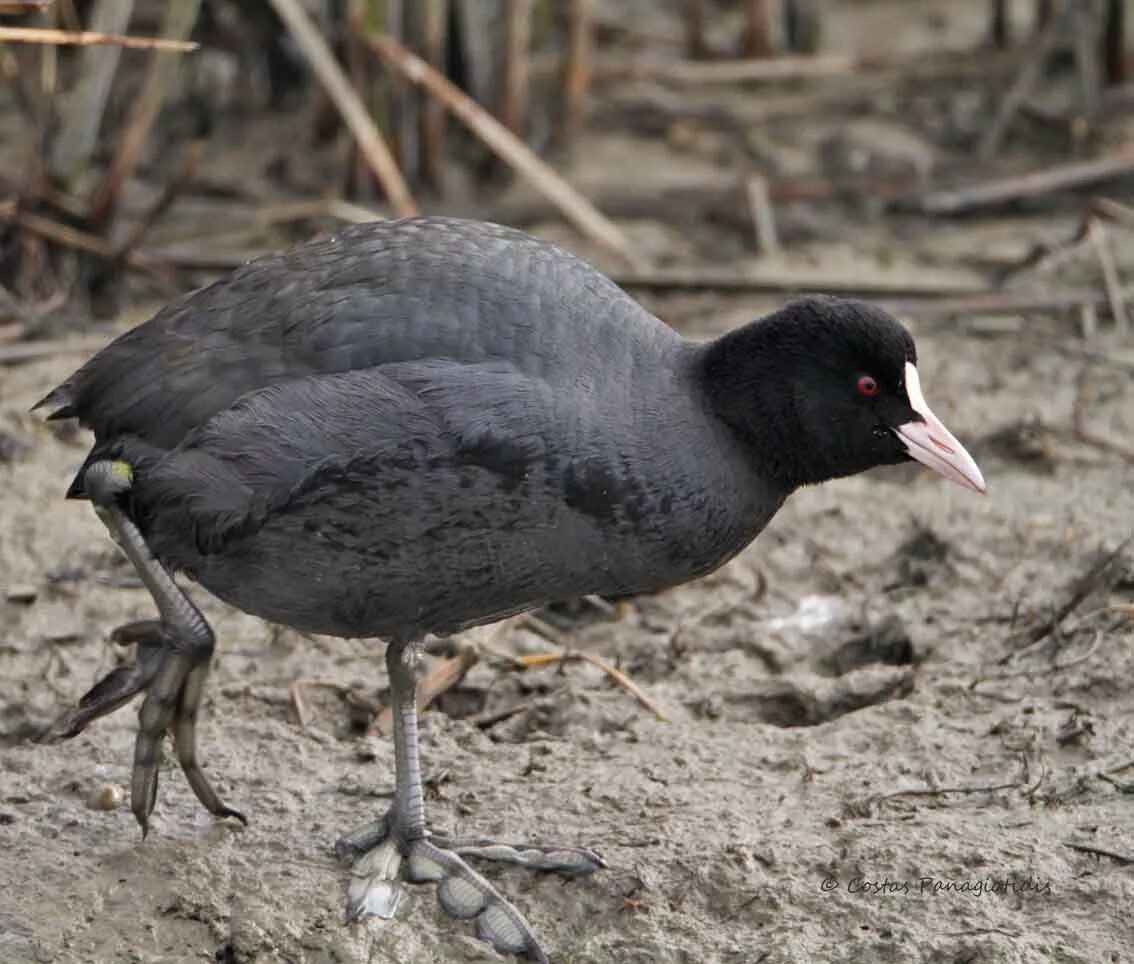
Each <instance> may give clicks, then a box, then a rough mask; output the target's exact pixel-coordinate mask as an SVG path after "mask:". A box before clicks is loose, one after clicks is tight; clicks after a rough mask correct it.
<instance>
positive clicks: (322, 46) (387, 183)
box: [271, 0, 418, 217]
mask: <svg viewBox="0 0 1134 964" xmlns="http://www.w3.org/2000/svg"><path fill="white" fill-rule="evenodd" d="M271 4H272V6H273V7H274V8H275V10H276V13H278V14H279V16H280V19H281V20H282V21H283V22H284V25H285V26H286V27H287V29H288V31H289V32H290V33H291V35H292V37H293V38H294V39H295V42H296V44H297V45H298V46H299V49H300V50H301V51H303V55H304V57H306V58H307V62H308V63H309V64H310V65H311V69H312V70H313V71H314V73H315V76H316V77H318V78H319V82H320V83H321V84H322V85H323V87H324V89H325V90H326V91H327V95H328V96H329V97H330V98H331V100H332V101H334V103H335V107H336V108H338V111H339V113H340V114H341V115H342V118H343V121H344V122H345V123H346V125H347V127H348V128H349V129H350V132H351V134H353V135H354V139H355V140H356V141H357V142H358V147H359V150H361V151H362V153H363V156H364V157H365V158H366V161H367V163H368V164H369V165H370V169H371V170H372V171H373V172H374V176H375V177H376V178H378V183H379V184H381V185H382V190H383V191H384V192H385V193H386V198H387V199H388V200H389V202H390V205H391V206H392V207H393V209H394V210H395V211H396V212H397V213H398V215H399V216H400V217H410V216H412V215H414V214H417V213H418V207H417V204H416V203H415V202H414V199H413V195H411V194H410V190H409V187H408V185H407V184H406V182H405V178H403V177H402V172H401V171H400V170H399V169H398V165H397V164H396V163H395V161H394V156H393V154H391V153H390V148H389V146H388V145H387V144H386V139H385V138H384V137H383V136H382V133H381V132H380V131H379V130H378V126H377V125H376V124H375V123H374V120H373V119H372V118H371V116H370V114H369V112H368V111H367V110H366V107H365V105H364V104H363V103H362V100H361V99H360V98H359V96H358V94H357V93H356V92H355V90H354V88H353V87H351V85H350V81H349V80H347V77H346V75H345V74H344V73H343V69H342V67H341V66H339V62H338V61H337V60H335V57H334V54H332V53H331V49H330V47H328V46H327V41H326V40H324V39H323V37H322V36H321V35H320V33H319V31H318V30H316V29H315V27H314V26H313V25H312V23H311V21H310V20H309V19H308V17H307V14H306V13H305V12H304V10H303V7H302V5H301V4H300V3H299V0H271Z"/></svg>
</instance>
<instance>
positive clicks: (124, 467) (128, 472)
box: [110, 459, 134, 483]
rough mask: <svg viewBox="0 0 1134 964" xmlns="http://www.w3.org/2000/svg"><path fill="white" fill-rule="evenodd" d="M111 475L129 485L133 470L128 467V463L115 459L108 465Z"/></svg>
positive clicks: (132, 477)
mask: <svg viewBox="0 0 1134 964" xmlns="http://www.w3.org/2000/svg"><path fill="white" fill-rule="evenodd" d="M110 471H111V474H112V475H113V476H114V477H115V478H116V479H120V480H121V481H123V482H126V483H131V482H133V481H134V470H133V469H132V468H131V467H130V463H129V462H124V461H122V459H115V460H114V461H113V462H111V463H110Z"/></svg>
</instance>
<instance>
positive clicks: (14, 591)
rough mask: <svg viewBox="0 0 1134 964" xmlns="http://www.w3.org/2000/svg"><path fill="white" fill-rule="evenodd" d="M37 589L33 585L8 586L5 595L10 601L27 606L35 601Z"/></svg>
mask: <svg viewBox="0 0 1134 964" xmlns="http://www.w3.org/2000/svg"><path fill="white" fill-rule="evenodd" d="M38 595H39V590H38V589H36V587H35V586H9V587H8V591H7V592H6V593H5V596H6V598H7V600H8V602H10V603H19V604H20V605H23V606H27V605H30V604H31V603H33V602H35V600H36V597H37V596H38Z"/></svg>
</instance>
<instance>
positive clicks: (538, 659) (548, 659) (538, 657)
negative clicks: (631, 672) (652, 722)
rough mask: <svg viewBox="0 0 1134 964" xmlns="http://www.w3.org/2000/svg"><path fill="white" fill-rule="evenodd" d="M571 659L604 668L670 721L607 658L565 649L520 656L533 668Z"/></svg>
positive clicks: (659, 716) (659, 717)
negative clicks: (603, 658)
mask: <svg viewBox="0 0 1134 964" xmlns="http://www.w3.org/2000/svg"><path fill="white" fill-rule="evenodd" d="M571 660H579V661H580V662H583V663H589V664H590V665H591V666H594V667H595V668H596V669H599V670H602V672H604V673H606V675H607V676H609V677H610V678H611V679H612V680H614V681H615V682H616V683H617V684H618V685H619V686H621V687H622V688H623V689H624V690H626V692H627V693H629V694H630V695H631V696H633V697H634V699H636V700H637V701H638V702H639V703H641V704H642V706H644V707H645V708H646V709H647V710H649V711H650V712H651V713H653V714H654V717H655V718H656V719H657V720H658V721H659V722H661V723H668V722H669V718H668V717H667V716H666V715H665V713H664V712H662V710H661V707H659V706H658V705H657V703H655V702H654V701H653V700H651V699H650V698H649V697H648V696H647V695H646V694H645V693H644V692H643V691H642V688H641V687H640V686H638V684H637V683H635V682H634V681H633V680H632V679H630V677H629V676H627V675H626V674H625V673H624V672H622V670H620V669H618V668H617V667H616V666H611V665H610V663H608V662H606V661H605V660H602V659H599V658H598V657H597V656H594V655H592V654H591V653H585V652H579V651H577V650H569V649H564V650H561V651H560V652H558V653H530V654H528V655H526V656H521V657H519V661H520V662H521V663H522V664H523V665H524V666H525V667H526V668H529V669H530V668H532V667H536V666H549V665H551V664H553V663H566V662H569V661H571Z"/></svg>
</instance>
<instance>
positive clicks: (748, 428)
mask: <svg viewBox="0 0 1134 964" xmlns="http://www.w3.org/2000/svg"><path fill="white" fill-rule="evenodd" d="M700 374H701V378H702V380H703V384H704V387H705V390H706V392H707V393H708V395H709V398H710V399H711V401H712V404H713V407H714V409H715V410H716V412H717V414H718V415H719V416H720V418H721V419H722V420H723V421H724V422H725V423H726V424H728V425H729V426H730V427H731V428H732V429H733V431H735V432H736V433H737V434H738V435H739V436H740V437H741V439H742V440H743V441H744V442H745V443H746V445H747V446H748V447H749V448H750V450H751V451H752V455H753V458H754V459H755V460H756V461H757V466H758V468H759V469H760V470H761V471H762V472H764V473H766V474H767V475H768V476H769V477H770V478H772V479H774V480H775V481H777V482H779V483H781V484H783V485H784V486H786V487H788V488H794V487H796V486H798V485H805V484H808V483H811V482H822V481H824V480H826V479H833V478H837V477H839V476H844V475H853V474H855V473H856V472H862V471H864V470H866V469H869V468H873V467H874V466H876V465H890V464H894V463H898V462H905V461H908V460H910V459H915V460H917V461H918V462H921V463H922V464H923V465H926V466H928V467H929V468H931V469H933V470H934V471H936V472H940V473H941V474H942V475H943V476H945V477H946V478H947V479H951V480H952V481H954V482H956V483H958V484H960V485H963V486H965V487H966V488H970V489H974V490H975V491H978V492H983V491H984V488H985V486H984V478H983V477H982V476H981V474H980V469H978V468H977V465H976V463H975V462H974V461H973V459H972V457H971V456H970V455H969V453H968V452H966V451H965V449H964V446H962V445H961V443H960V442H958V441H957V439H956V438H954V437H953V435H952V433H950V432H949V430H948V429H947V428H945V426H944V425H943V424H942V423H941V421H940V420H939V419H938V418H937V417H936V416H935V415H934V414H933V412H932V411H930V408H929V406H928V405H927V404H926V401H925V396H924V395H922V391H921V379H920V376H919V374H918V368H917V349H916V348H915V347H914V342H913V339H912V338H911V337H910V334H909V332H908V331H906V329H905V328H904V327H902V325H901V324H900V323H899V322H898V321H897V320H895V319H894V318H892V317H891V316H890V315H888V314H887V313H886V312H884V311H882V309H880V308H877V307H875V306H874V305H870V304H866V303H864V302H861V301H847V300H844V299H841V298H826V297H809V298H801V299H799V300H797V301H792V302H789V303H788V304H787V305H785V306H784V307H783V308H782V309H781V310H780V311H777V312H776V313H775V314H773V315H769V316H768V317H767V318H762V319H760V320H759V321H755V322H752V323H751V324H750V325H747V326H745V327H743V328H740V329H738V330H736V331H733V332H730V333H729V334H727V335H725V336H723V337H722V338H719V339H717V340H716V341H715V342H713V343H712V344H710V345H708V346H707V347H706V348H705V350H704V353H703V355H702V364H701V368H700Z"/></svg>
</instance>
